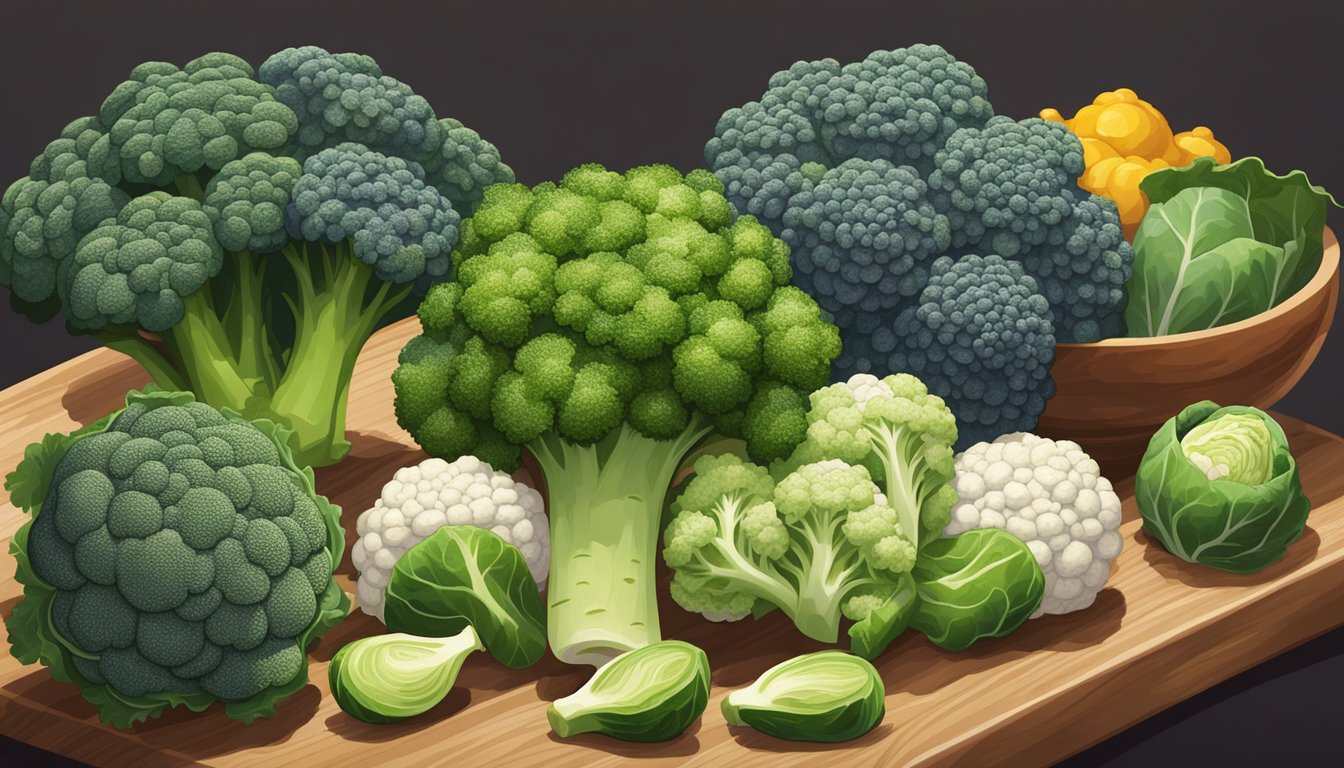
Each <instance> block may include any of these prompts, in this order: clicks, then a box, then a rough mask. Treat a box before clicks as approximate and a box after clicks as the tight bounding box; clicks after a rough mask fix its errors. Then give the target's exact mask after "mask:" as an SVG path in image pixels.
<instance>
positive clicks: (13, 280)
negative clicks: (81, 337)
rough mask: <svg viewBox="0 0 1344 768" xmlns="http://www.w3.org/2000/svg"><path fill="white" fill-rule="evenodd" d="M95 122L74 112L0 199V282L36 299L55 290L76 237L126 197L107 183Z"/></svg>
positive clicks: (110, 172) (109, 175)
mask: <svg viewBox="0 0 1344 768" xmlns="http://www.w3.org/2000/svg"><path fill="white" fill-rule="evenodd" d="M109 154H110V147H109V144H108V140H107V134H106V133H105V132H104V131H103V126H102V123H101V122H100V121H99V120H98V118H96V117H82V118H80V119H78V120H75V121H74V122H72V123H70V124H69V125H67V126H66V127H65V129H64V130H63V131H61V137H60V138H58V139H56V140H55V141H53V142H51V143H50V144H48V145H47V148H46V149H45V150H44V151H43V152H42V154H40V155H38V156H37V157H36V158H34V159H33V162H32V164H31V166H30V167H29V170H28V176H26V177H24V178H21V179H19V180H18V181H15V182H14V183H13V184H12V185H10V187H9V189H8V190H7V191H6V192H5V194H4V197H3V198H0V285H7V286H9V287H10V288H11V290H13V292H14V295H15V296H17V297H18V298H19V299H20V300H22V301H26V302H30V303H36V302H42V301H46V300H47V299H50V298H51V297H52V296H53V295H55V293H56V290H57V288H56V284H57V273H58V272H59V268H60V264H61V262H62V261H64V260H65V259H68V258H69V257H70V256H72V255H73V254H74V252H75V248H76V246H77V245H78V244H79V241H80V238H82V237H83V236H84V235H85V234H87V233H88V232H89V231H90V230H92V229H93V228H94V227H96V226H98V225H99V224H100V223H102V221H103V220H104V219H107V218H111V217H114V216H116V215H117V212H118V211H120V210H121V208H122V206H124V205H125V204H126V201H127V200H128V199H129V198H128V196H127V195H126V193H125V192H123V191H121V190H120V189H117V188H116V187H115V186H113V184H115V183H116V182H117V181H118V180H119V178H120V169H119V168H118V167H117V165H116V164H115V162H111V161H109Z"/></svg>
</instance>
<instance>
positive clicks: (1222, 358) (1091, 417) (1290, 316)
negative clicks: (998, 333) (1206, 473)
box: [1036, 227, 1339, 478]
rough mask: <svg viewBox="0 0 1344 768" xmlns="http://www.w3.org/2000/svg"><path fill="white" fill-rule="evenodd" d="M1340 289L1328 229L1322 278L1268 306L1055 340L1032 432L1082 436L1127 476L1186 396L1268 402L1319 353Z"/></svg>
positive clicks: (1086, 446)
mask: <svg viewBox="0 0 1344 768" xmlns="http://www.w3.org/2000/svg"><path fill="white" fill-rule="evenodd" d="M1338 297H1339V241H1338V240H1337V239H1336V238H1335V234H1334V232H1332V231H1331V230H1330V228H1329V227H1327V228H1326V230H1325V254H1324V256H1323V257H1322V258H1321V268H1320V270H1318V271H1317V273H1316V276H1315V277H1313V278H1312V279H1311V282H1309V283H1307V285H1306V286H1305V287H1303V288H1302V290H1300V291H1298V292H1297V293H1295V294H1294V295H1292V296H1290V297H1289V298H1288V300H1287V301H1284V302H1283V303H1282V304H1280V305H1278V306H1277V307H1274V308H1273V309H1271V310H1269V311H1268V312H1263V313H1261V314H1259V315H1256V316H1255V317H1251V318H1248V319H1246V320H1242V321H1241V322H1238V323H1232V324H1231V325H1224V326H1221V327H1218V328H1212V329H1209V330H1207V331H1195V332H1193V333H1180V334H1175V335H1173V336H1161V337H1158V338H1150V339H1131V338H1117V339H1105V340H1103V341H1098V342H1094V343H1092V344H1059V345H1057V346H1056V347H1055V366H1054V369H1053V375H1054V377H1055V387H1056V393H1055V396H1054V397H1053V398H1051V399H1050V401H1049V402H1048V403H1046V407H1045V413H1043V414H1041V419H1040V423H1039V424H1038V426H1037V430H1036V431H1037V433H1038V434H1041V435H1044V436H1047V437H1052V438H1056V439H1066V440H1073V441H1075V442H1077V443H1078V444H1079V445H1081V446H1082V447H1083V450H1085V451H1087V452H1088V453H1089V454H1091V456H1092V458H1094V459H1096V460H1097V461H1098V462H1099V463H1100V464H1101V466H1102V469H1103V470H1104V471H1105V472H1107V474H1109V475H1111V476H1112V477H1114V478H1120V477H1125V476H1127V475H1128V474H1130V473H1131V472H1133V471H1134V469H1135V468H1136V467H1138V464H1139V460H1140V459H1141V458H1142V457H1143V452H1144V450H1145V449H1146V448H1147V447H1148V440H1149V438H1151V437H1152V435H1153V433H1154V432H1156V431H1157V429H1158V427H1160V426H1162V424H1163V423H1164V422H1166V420H1167V419H1169V418H1171V417H1172V416H1175V415H1176V414H1177V413H1178V412H1180V410H1181V409H1182V408H1184V407H1185V406H1187V405H1189V404H1190V403H1193V402H1198V401H1200V400H1212V401H1214V402H1216V403H1219V404H1220V405H1253V406H1255V407H1257V408H1268V407H1269V406H1271V405H1273V404H1274V403H1275V402H1277V401H1278V399H1279V398H1281V397H1283V396H1284V395H1285V394H1286V393H1287V392H1288V390H1290V389H1292V388H1293V385H1295V384H1296V383H1297V381H1298V379H1300V378H1302V374H1304V373H1306V371H1307V368H1309V367H1310V366H1311V363H1312V361H1314V360H1315V359H1316V353H1317V352H1319V351H1320V349H1321V344H1322V343H1324V342H1325V334H1326V332H1327V331H1329V330H1330V323H1331V321H1332V320H1333V319H1334V316H1335V302H1336V300H1337V299H1338Z"/></svg>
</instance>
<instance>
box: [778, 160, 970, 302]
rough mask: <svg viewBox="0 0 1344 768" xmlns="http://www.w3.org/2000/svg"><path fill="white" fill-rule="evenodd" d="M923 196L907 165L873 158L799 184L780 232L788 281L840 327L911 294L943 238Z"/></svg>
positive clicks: (946, 237) (937, 216)
mask: <svg viewBox="0 0 1344 768" xmlns="http://www.w3.org/2000/svg"><path fill="white" fill-rule="evenodd" d="M817 168H818V169H819V168H820V166H817ZM810 170H811V168H805V169H804V171H805V172H806V171H810ZM805 175H806V173H805ZM927 193H928V185H926V184H925V183H924V180H923V179H921V178H920V177H919V175H918V174H917V173H916V171H915V170H914V169H913V168H911V167H909V166H895V165H892V164H891V163H889V162H887V161H886V160H881V159H878V160H846V161H845V162H843V163H841V164H840V165H838V166H836V167H835V168H832V169H830V170H828V171H825V173H824V174H822V175H821V176H820V178H818V179H816V180H815V181H813V180H811V179H805V180H804V181H803V183H802V186H801V188H800V189H799V191H798V193H797V194H795V195H794V196H793V197H792V198H791V199H790V201H789V207H788V208H787V209H786V210H785V211H784V215H783V217H782V221H783V224H784V229H783V231H782V233H781V235H780V237H781V238H782V239H783V240H784V242H786V243H788V244H789V246H790V247H791V248H792V249H793V254H794V258H793V264H794V282H795V283H797V284H798V285H800V286H802V287H803V288H805V289H806V290H807V291H808V292H809V293H811V294H812V295H813V296H815V297H817V302H818V303H819V304H821V307H822V309H825V310H826V311H827V312H830V313H831V314H833V315H834V316H835V317H836V322H837V323H838V324H839V325H841V326H842V327H849V326H851V325H853V323H854V321H855V320H856V316H857V315H861V314H868V313H872V312H877V311H881V310H890V309H892V308H893V307H895V306H896V305H897V304H898V303H899V302H900V301H901V300H903V299H908V298H909V297H911V296H915V295H917V294H918V293H919V292H920V290H922V289H923V287H924V285H925V283H927V282H928V279H929V265H930V264H931V263H932V262H933V259H934V258H935V257H937V255H938V254H941V253H942V252H943V251H944V250H946V249H947V246H948V244H949V243H950V241H951V231H950V229H949V227H948V222H947V217H946V216H944V215H943V214H942V213H941V212H939V211H938V210H937V209H935V208H934V207H933V204H932V202H930V200H929V197H928V194H927Z"/></svg>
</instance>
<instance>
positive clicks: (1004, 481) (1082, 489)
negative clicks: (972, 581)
mask: <svg viewBox="0 0 1344 768" xmlns="http://www.w3.org/2000/svg"><path fill="white" fill-rule="evenodd" d="M954 485H955V487H956V489H957V494H958V496H959V497H960V500H959V501H958V503H957V507H956V508H955V509H954V510H953V512H952V522H951V523H950V524H949V525H948V526H947V529H946V530H945V531H944V532H943V533H944V535H946V536H955V535H957V534H959V533H961V532H963V531H967V530H971V529H973V528H1000V529H1003V530H1006V531H1008V532H1009V533H1011V534H1013V535H1014V536H1016V537H1017V538H1019V539H1021V540H1022V541H1024V542H1026V545H1027V547H1028V548H1029V549H1030V550H1031V553H1032V554H1033V555H1035V556H1036V562H1037V564H1039V565H1040V566H1041V571H1042V572H1043V573H1044V574H1045V598H1044V599H1043V600H1042V601H1041V605H1040V607H1039V608H1037V609H1036V612H1035V613H1034V614H1032V618H1035V617H1038V616H1042V615H1044V614H1047V613H1050V614H1060V613H1071V612H1073V611H1080V610H1083V609H1084V608H1087V607H1088V606H1090V605H1092V603H1093V602H1094V601H1095V600H1096V597H1097V592H1099V591H1100V590H1101V588H1102V587H1103V586H1104V585H1105V583H1106V579H1107V578H1108V577H1109V576H1110V573H1111V562H1112V561H1113V560H1115V557H1116V556H1117V555H1119V554H1120V546H1121V543H1122V540H1121V537H1120V532H1119V529H1120V497H1119V496H1117V495H1116V493H1115V490H1114V489H1113V488H1112V487H1111V482H1110V481H1109V480H1107V479H1106V478H1105V477H1102V475H1101V469H1100V467H1098V465H1097V462H1096V461H1095V460H1093V459H1092V458H1091V457H1089V456H1088V455H1087V454H1086V453H1084V452H1083V450H1082V449H1081V448H1079V447H1078V444H1077V443H1074V442H1071V441H1067V440H1061V441H1058V442H1057V441H1054V440H1050V439H1047V438H1044V437H1038V436H1036V435H1033V434H1030V433H1017V434H1011V435H1003V436H1002V437H1000V438H998V439H997V440H995V441H994V442H992V443H976V444H975V445H973V446H971V447H970V448H968V449H966V451H965V452H963V453H961V454H959V455H958V456H957V476H956V480H955V482H954Z"/></svg>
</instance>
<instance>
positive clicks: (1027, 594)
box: [910, 528, 1045, 651]
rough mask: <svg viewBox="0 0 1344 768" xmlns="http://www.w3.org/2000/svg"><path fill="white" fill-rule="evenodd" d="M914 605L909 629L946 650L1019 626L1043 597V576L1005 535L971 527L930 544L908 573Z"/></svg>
mask: <svg viewBox="0 0 1344 768" xmlns="http://www.w3.org/2000/svg"><path fill="white" fill-rule="evenodd" d="M912 574H913V575H914V577H915V590H916V591H917V592H918V593H919V603H918V607H917V608H916V609H915V613H914V616H912V617H911V619H910V626H912V627H914V628H915V629H917V630H919V631H920V632H923V633H924V634H925V635H927V636H928V638H929V641H930V642H932V643H933V644H934V645H936V646H938V647H939V648H944V649H946V650H949V651H963V650H965V649H967V648H969V647H970V646H971V644H972V643H974V642H975V641H977V640H979V639H981V638H985V637H1002V636H1004V635H1006V634H1008V633H1010V632H1012V631H1013V630H1015V629H1017V628H1018V627H1020V626H1022V623H1023V622H1025V621H1026V620H1027V619H1028V618H1030V617H1031V614H1032V613H1034V612H1035V611H1036V609H1037V608H1038V607H1039V606H1040V604H1041V600H1042V599H1043V598H1044V597H1045V574H1043V573H1042V572H1041V566H1040V565H1039V564H1037V562H1036V556H1035V555H1033V554H1032V553H1031V550H1030V549H1028V548H1027V545H1026V544H1024V543H1022V540H1021V539H1019V538H1017V537H1016V536H1014V535H1013V534H1011V533H1008V532H1007V531H1002V530H999V529H997V528H976V529H974V530H970V531H965V532H964V533H959V534H957V535H956V536H953V537H951V538H946V539H938V540H936V541H931V542H929V543H928V545H927V546H925V547H924V549H923V551H921V552H920V553H919V560H918V561H917V562H916V563H915V569H914V571H912Z"/></svg>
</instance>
